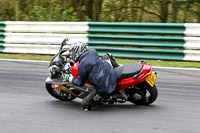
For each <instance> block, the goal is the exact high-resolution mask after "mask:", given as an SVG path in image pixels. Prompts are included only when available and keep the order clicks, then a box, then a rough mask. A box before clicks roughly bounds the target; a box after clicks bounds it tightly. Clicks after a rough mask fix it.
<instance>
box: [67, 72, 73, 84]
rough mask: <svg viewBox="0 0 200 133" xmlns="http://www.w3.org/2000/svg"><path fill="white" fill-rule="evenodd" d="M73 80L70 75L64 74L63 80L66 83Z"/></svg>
mask: <svg viewBox="0 0 200 133" xmlns="http://www.w3.org/2000/svg"><path fill="white" fill-rule="evenodd" d="M73 78H74V77H73V76H72V74H65V80H66V81H69V82H72V80H73Z"/></svg>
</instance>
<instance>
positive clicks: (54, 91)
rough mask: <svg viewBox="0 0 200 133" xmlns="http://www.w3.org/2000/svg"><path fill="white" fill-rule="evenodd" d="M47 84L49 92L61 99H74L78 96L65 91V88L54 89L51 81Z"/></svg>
mask: <svg viewBox="0 0 200 133" xmlns="http://www.w3.org/2000/svg"><path fill="white" fill-rule="evenodd" d="M45 86H46V90H47V92H48V93H49V94H50V95H51V96H53V97H54V98H56V99H59V100H61V101H72V100H74V99H75V98H76V97H75V96H73V95H71V94H69V93H67V92H64V91H63V90H60V89H54V88H53V85H51V84H49V83H46V84H45Z"/></svg>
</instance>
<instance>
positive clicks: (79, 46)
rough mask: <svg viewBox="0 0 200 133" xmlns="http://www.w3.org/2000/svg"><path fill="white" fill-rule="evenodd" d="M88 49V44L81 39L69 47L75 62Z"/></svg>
mask: <svg viewBox="0 0 200 133" xmlns="http://www.w3.org/2000/svg"><path fill="white" fill-rule="evenodd" d="M86 49H87V47H86V44H85V43H83V42H80V41H77V42H74V43H72V44H71V46H70V48H69V54H70V56H71V59H72V60H74V61H75V62H76V61H77V60H78V58H79V57H80V55H81V54H82V53H83V52H84V51H85V50H86Z"/></svg>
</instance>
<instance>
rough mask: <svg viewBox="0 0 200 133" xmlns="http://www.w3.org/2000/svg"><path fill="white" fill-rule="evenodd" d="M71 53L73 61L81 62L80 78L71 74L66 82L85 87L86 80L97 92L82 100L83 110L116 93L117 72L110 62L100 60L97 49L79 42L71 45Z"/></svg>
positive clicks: (79, 68)
mask: <svg viewBox="0 0 200 133" xmlns="http://www.w3.org/2000/svg"><path fill="white" fill-rule="evenodd" d="M69 52H70V55H71V58H72V60H73V61H75V62H77V61H79V67H78V78H74V77H73V76H72V75H71V74H70V75H67V76H66V80H68V81H69V82H72V83H73V84H74V85H76V86H79V87H81V86H83V85H84V84H85V81H86V80H88V81H89V82H90V83H92V84H93V85H95V86H96V90H94V91H92V92H91V93H90V94H89V95H88V96H86V97H85V98H84V99H83V100H82V103H81V105H82V107H83V108H88V107H91V106H93V104H94V103H95V101H98V100H99V99H101V98H102V97H104V96H107V95H108V94H110V93H112V92H113V91H114V89H115V86H116V82H117V75H116V72H115V71H114V69H113V68H112V66H111V65H110V64H109V63H108V62H106V61H104V60H100V59H99V56H98V53H97V52H96V50H95V49H90V48H87V47H86V44H85V43H83V42H80V41H78V42H74V43H72V44H71V46H70V48H69Z"/></svg>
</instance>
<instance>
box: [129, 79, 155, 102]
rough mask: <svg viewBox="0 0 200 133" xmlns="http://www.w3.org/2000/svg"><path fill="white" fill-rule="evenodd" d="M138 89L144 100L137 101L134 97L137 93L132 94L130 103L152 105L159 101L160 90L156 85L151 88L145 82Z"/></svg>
mask: <svg viewBox="0 0 200 133" xmlns="http://www.w3.org/2000/svg"><path fill="white" fill-rule="evenodd" d="M137 87H138V88H140V91H139V94H140V95H141V97H142V98H141V99H140V100H136V99H135V98H134V96H133V95H134V94H135V93H131V94H130V99H129V100H130V102H132V103H134V104H136V105H150V104H152V103H153V102H154V101H155V100H156V99H157V97H158V90H157V87H156V86H155V85H154V86H153V87H151V86H150V85H149V84H148V83H147V82H144V83H142V84H140V85H138V86H137Z"/></svg>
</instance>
